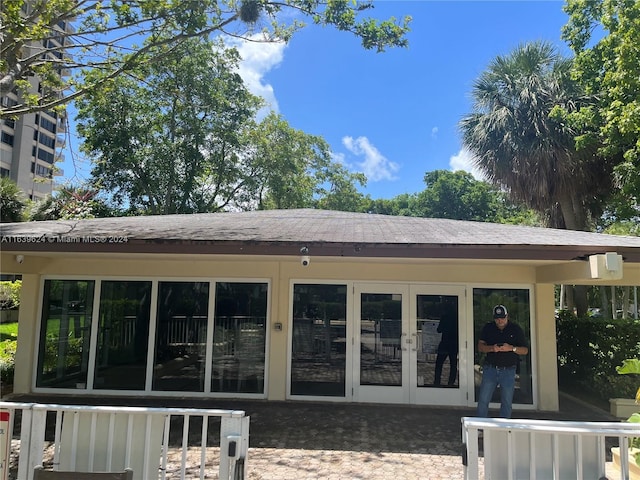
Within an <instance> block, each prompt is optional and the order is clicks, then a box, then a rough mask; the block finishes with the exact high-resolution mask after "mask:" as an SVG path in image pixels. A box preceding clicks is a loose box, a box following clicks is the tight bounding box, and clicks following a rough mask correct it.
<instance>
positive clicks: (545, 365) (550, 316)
mask: <svg viewBox="0 0 640 480" xmlns="http://www.w3.org/2000/svg"><path fill="white" fill-rule="evenodd" d="M553 293H554V286H553V285H549V284H540V285H537V286H536V288H535V290H534V297H535V304H534V305H535V317H536V322H535V334H534V335H533V337H534V339H533V340H532V343H533V341H534V340H535V344H534V345H532V347H533V348H535V350H536V355H535V356H534V357H533V358H534V359H535V361H536V368H537V382H536V386H537V388H538V408H539V409H540V410H548V411H557V410H558V409H559V408H560V405H559V402H558V366H557V358H558V353H557V344H556V321H555V311H554V296H553Z"/></svg>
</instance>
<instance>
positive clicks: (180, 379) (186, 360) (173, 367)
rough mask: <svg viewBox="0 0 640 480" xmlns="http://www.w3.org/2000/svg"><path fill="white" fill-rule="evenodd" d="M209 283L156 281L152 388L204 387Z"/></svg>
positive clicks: (178, 389) (186, 390)
mask: <svg viewBox="0 0 640 480" xmlns="http://www.w3.org/2000/svg"><path fill="white" fill-rule="evenodd" d="M208 303H209V284H208V283H205V282H160V285H159V286H158V314H157V321H156V341H155V361H154V364H153V387H152V389H153V390H162V391H167V390H171V391H185V392H203V391H204V368H205V361H204V360H205V347H206V339H207V316H208Z"/></svg>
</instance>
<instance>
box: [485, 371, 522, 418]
mask: <svg viewBox="0 0 640 480" xmlns="http://www.w3.org/2000/svg"><path fill="white" fill-rule="evenodd" d="M498 385H500V416H501V417H502V418H511V405H512V403H513V390H514V388H515V386H516V367H515V366H514V367H494V366H492V365H485V366H484V367H483V368H482V383H480V392H479V394H478V409H477V412H476V414H477V416H478V417H488V416H489V402H491V397H492V396H493V392H494V391H495V389H496V387H497V386H498Z"/></svg>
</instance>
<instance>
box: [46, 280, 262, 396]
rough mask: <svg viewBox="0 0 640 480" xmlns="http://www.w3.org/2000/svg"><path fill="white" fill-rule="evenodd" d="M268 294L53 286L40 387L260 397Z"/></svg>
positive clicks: (178, 285) (158, 285)
mask: <svg viewBox="0 0 640 480" xmlns="http://www.w3.org/2000/svg"><path fill="white" fill-rule="evenodd" d="M98 292H99V293H98ZM268 292H269V288H268V283H265V282H253V283H250V282H214V281H211V282H209V281H152V280H95V281H94V280H59V279H53V280H49V279H48V280H46V281H45V283H44V291H43V307H42V322H41V332H40V344H39V355H38V360H37V362H38V371H37V375H36V386H37V387H49V388H73V389H78V390H85V391H99V392H104V391H108V390H114V391H117V390H119V391H124V390H126V391H129V392H151V391H158V392H192V393H200V394H207V393H210V392H219V393H233V394H237V393H251V394H264V385H265V370H266V354H265V352H266V345H267V341H266V337H267V309H268ZM214 293H215V303H214V298H213V295H214ZM94 304H95V305H96V307H97V308H96V309H94V308H93V305H94ZM210 306H215V308H210ZM96 310H97V311H96ZM212 310H214V311H212ZM92 316H94V317H95V318H96V322H95V323H94V324H92ZM207 359H209V360H211V361H210V362H209V363H208V362H207Z"/></svg>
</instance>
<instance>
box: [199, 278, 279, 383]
mask: <svg viewBox="0 0 640 480" xmlns="http://www.w3.org/2000/svg"><path fill="white" fill-rule="evenodd" d="M266 333H267V284H266V283H224V282H222V283H217V284H216V307H215V317H214V327H213V356H212V369H211V390H212V391H214V392H244V393H263V392H264V374H265V346H266Z"/></svg>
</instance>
